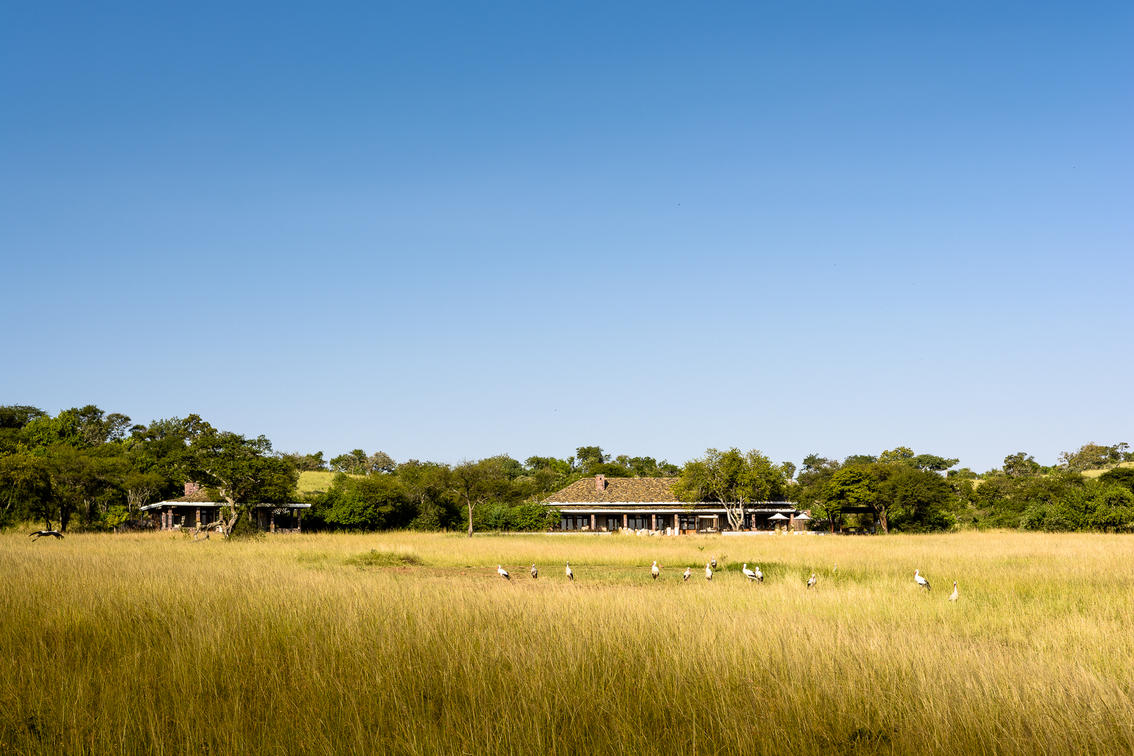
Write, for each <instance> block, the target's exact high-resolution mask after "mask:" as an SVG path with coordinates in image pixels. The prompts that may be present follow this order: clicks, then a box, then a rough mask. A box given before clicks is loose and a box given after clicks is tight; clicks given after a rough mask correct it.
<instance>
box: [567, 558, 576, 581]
mask: <svg viewBox="0 0 1134 756" xmlns="http://www.w3.org/2000/svg"><path fill="white" fill-rule="evenodd" d="M567 579H568V580H574V579H575V573H574V572H571V563H570V562H568V563H567Z"/></svg>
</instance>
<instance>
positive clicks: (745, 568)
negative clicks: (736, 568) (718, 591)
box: [740, 562, 756, 580]
mask: <svg viewBox="0 0 1134 756" xmlns="http://www.w3.org/2000/svg"><path fill="white" fill-rule="evenodd" d="M740 571H741V572H743V573H744V577H746V578H748V579H749V580H755V579H756V573H755V572H753V571H752V570H750V569H748V562H745V563H744V566H743V567H741V568H740Z"/></svg>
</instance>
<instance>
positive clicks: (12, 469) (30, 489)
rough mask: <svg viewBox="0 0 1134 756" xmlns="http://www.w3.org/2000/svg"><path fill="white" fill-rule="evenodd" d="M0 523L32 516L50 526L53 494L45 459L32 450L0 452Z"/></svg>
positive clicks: (49, 527) (47, 526) (31, 517)
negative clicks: (35, 454)
mask: <svg viewBox="0 0 1134 756" xmlns="http://www.w3.org/2000/svg"><path fill="white" fill-rule="evenodd" d="M0 499H2V500H3V503H4V508H3V510H2V511H0V524H7V523H9V522H14V521H19V520H25V519H35V520H41V521H42V522H43V523H44V525H45V527H46V528H47V529H48V530H50V529H51V518H52V516H53V512H54V494H53V491H52V489H51V473H50V472H49V471H48V468H47V463H46V460H45V459H44V458H42V457H36V456H33V455H31V454H23V453H17V454H8V455H4V456H0Z"/></svg>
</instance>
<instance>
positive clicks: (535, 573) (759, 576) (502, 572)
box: [496, 559, 961, 601]
mask: <svg viewBox="0 0 1134 756" xmlns="http://www.w3.org/2000/svg"><path fill="white" fill-rule="evenodd" d="M716 568H717V560H716V559H710V560H709V561H708V562H705V579H706V580H712V579H713V571H714V570H716ZM838 570H839V566H838V565H837V564H836V565H835V569H834V572H836V573H837V572H838ZM529 571H530V572H531V575H532V580H537V579H539V569H538V568H537V567H536V566H535V565H534V564H533V565H532V566H531V569H530V570H529ZM740 571H741V572H742V573H744V577H745V578H747V579H748V580H750V581H752V582H754V583H763V582H764V573H763V572H762V571H761V570H760V566H759V565H757V566H756V569H754V570H750V569H748V562H745V563H744V565H743V566H742V567H741V568H740ZM566 572H567V579H568V580H572V581H573V580H574V579H575V572H574V571H573V570H572V569H571V563H570V562H567V570H566ZM496 574H498V575H499V576H500V577H502V578H504V579H505V580H509V581H510V580H511V579H512V576H511V575H510V574H508V570H506V569H504V566H503V565H500V564H498V565H496ZM659 575H661V567H658V562H657V560H656V559H655V560H654V563H653V565H651V566H650V577H651V578H652V579H654V580H657V579H658V576H659ZM692 575H693V572H692V571H691V570H690V569H689V568H688V567H686V568H685V572H683V573H682V574H681V579H682V581H684V582H688V580H689V578H690V577H692ZM818 582H819V578H817V577H816V576H815V573H814V572H812V573H811V577H809V578H807V588H808V589H811V588H813V587H814V586H815V584H816V583H818ZM914 582H915V583H917V584H918V585H919V586H921V587H922V588H924V589H925V590H927V591H931V590H933V586H931V585H930V584H929V581H928V580H926V579H925V576H924V575H922V574H921V569H920V568H918V569H916V570H914ZM960 595H961V594H960V592H959V591H958V589H957V581H956V580H954V581H953V592H952V593H950V594H949V600H950V601H956V600H957V598H958V597H959V596H960Z"/></svg>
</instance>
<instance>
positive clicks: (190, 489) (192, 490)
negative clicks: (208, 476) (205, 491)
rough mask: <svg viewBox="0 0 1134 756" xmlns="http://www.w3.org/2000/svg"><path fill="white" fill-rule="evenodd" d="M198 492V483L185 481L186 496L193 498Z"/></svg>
mask: <svg viewBox="0 0 1134 756" xmlns="http://www.w3.org/2000/svg"><path fill="white" fill-rule="evenodd" d="M200 490H201V486H200V484H199V483H194V482H193V481H191V480H187V481H185V495H186V496H193V495H194V494H197V493H199V492H200Z"/></svg>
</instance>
